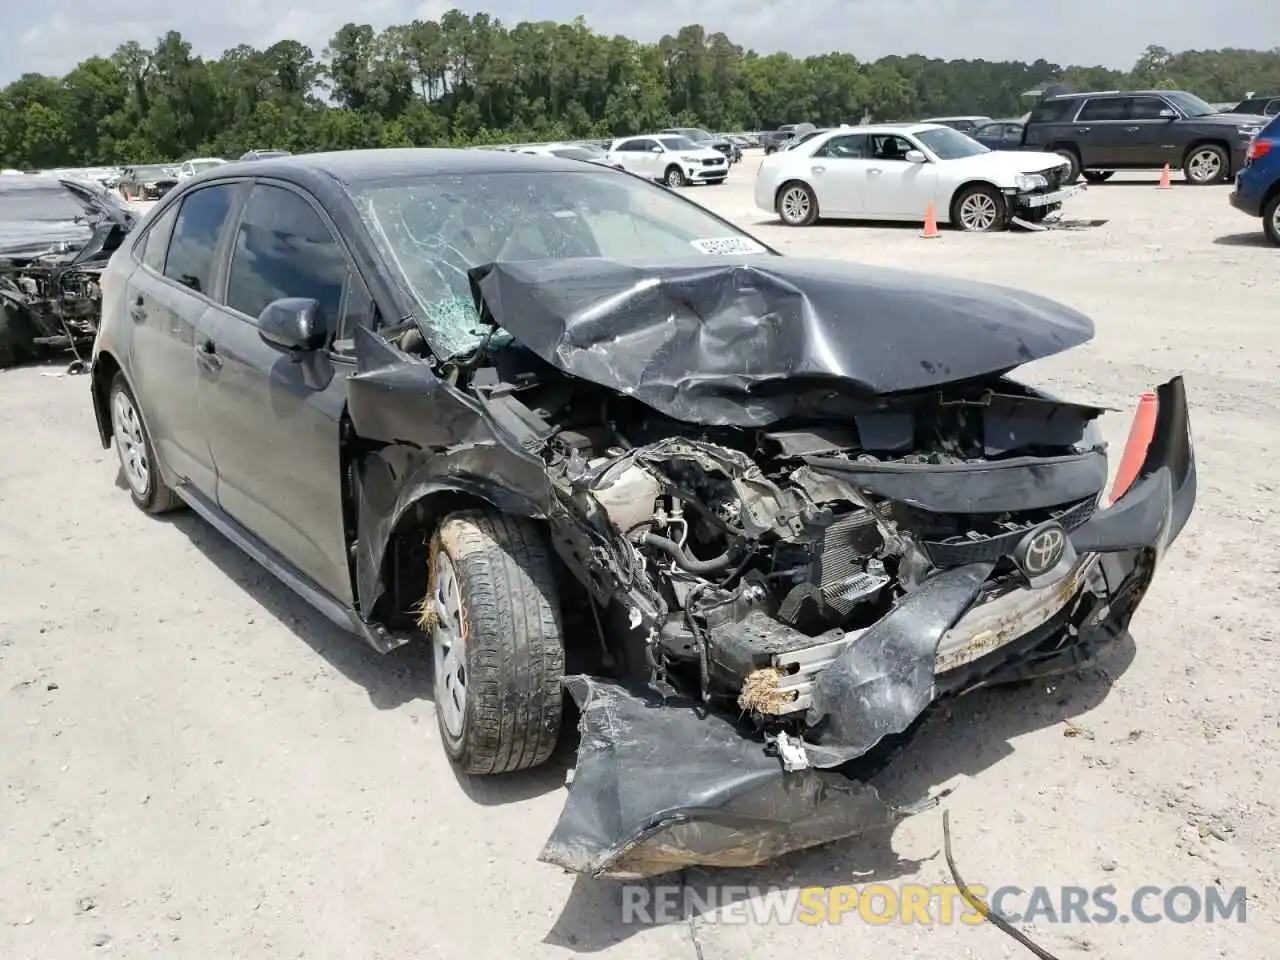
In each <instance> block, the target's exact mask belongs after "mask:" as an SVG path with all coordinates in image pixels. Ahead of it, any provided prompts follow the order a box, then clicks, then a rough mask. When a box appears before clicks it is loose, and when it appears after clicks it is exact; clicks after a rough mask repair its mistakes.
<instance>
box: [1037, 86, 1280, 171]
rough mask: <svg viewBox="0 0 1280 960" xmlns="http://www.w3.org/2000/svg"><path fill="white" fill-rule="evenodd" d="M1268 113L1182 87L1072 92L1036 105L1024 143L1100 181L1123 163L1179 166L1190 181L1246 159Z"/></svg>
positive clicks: (1138, 166)
mask: <svg viewBox="0 0 1280 960" xmlns="http://www.w3.org/2000/svg"><path fill="white" fill-rule="evenodd" d="M1266 124H1267V118H1266V117H1261V116H1252V115H1250V114H1243V113H1221V112H1219V111H1217V110H1215V109H1214V108H1213V107H1211V106H1209V104H1207V103H1205V102H1204V101H1203V100H1201V99H1200V98H1199V97H1197V96H1195V95H1194V94H1191V93H1186V92H1184V91H1181V90H1139V91H1134V92H1121V91H1119V90H1109V91H1107V92H1105V93H1071V94H1067V95H1063V96H1056V97H1049V98H1046V99H1044V100H1041V101H1040V102H1039V103H1038V104H1036V106H1035V107H1034V108H1033V109H1032V111H1031V116H1030V117H1029V118H1028V120H1027V125H1026V131H1025V133H1024V135H1023V146H1024V147H1025V148H1029V149H1033V150H1035V149H1039V150H1051V151H1053V152H1055V153H1058V154H1060V155H1061V156H1063V157H1065V158H1066V159H1067V160H1069V161H1070V162H1071V173H1070V174H1069V177H1070V179H1072V180H1074V179H1075V178H1076V177H1077V176H1079V175H1080V174H1081V173H1084V175H1085V179H1086V180H1088V181H1089V182H1090V183H1101V182H1102V181H1103V180H1106V179H1107V178H1108V177H1110V176H1111V174H1112V172H1114V171H1116V170H1153V169H1159V168H1161V167H1163V166H1164V165H1165V164H1166V163H1167V164H1169V165H1170V166H1171V167H1180V168H1181V169H1182V172H1183V174H1184V175H1185V176H1186V178H1187V182H1189V183H1194V184H1206V183H1221V182H1222V181H1224V180H1226V179H1227V178H1228V177H1230V176H1231V173H1232V171H1234V170H1238V169H1240V167H1241V165H1242V164H1243V163H1244V157H1245V151H1246V150H1247V149H1248V146H1249V141H1250V139H1252V138H1253V136H1254V134H1256V133H1257V132H1258V131H1259V130H1261V129H1262V128H1263V127H1264V126H1266Z"/></svg>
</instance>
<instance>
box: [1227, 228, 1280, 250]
mask: <svg viewBox="0 0 1280 960" xmlns="http://www.w3.org/2000/svg"><path fill="white" fill-rule="evenodd" d="M1213 242H1214V243H1216V244H1218V245H1219V246H1222V247H1270V246H1272V243H1271V241H1270V240H1268V239H1267V236H1266V234H1264V233H1263V232H1262V231H1261V230H1250V231H1249V232H1248V233H1228V234H1225V235H1224V236H1221V237H1214V238H1213Z"/></svg>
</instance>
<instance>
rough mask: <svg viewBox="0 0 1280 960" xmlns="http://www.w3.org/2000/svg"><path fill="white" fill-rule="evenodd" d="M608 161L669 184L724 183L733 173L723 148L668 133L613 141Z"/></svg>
mask: <svg viewBox="0 0 1280 960" xmlns="http://www.w3.org/2000/svg"><path fill="white" fill-rule="evenodd" d="M608 163H609V165H610V166H613V167H618V168H619V169H621V170H626V171H627V172H628V173H634V174H636V175H637V176H640V177H646V178H647V179H649V180H659V181H661V182H662V183H665V184H666V185H667V186H668V187H683V186H685V185H686V184H690V183H724V179H725V177H727V176H728V175H729V161H728V159H727V158H726V157H725V155H724V154H723V153H721V152H720V151H719V150H713V149H711V148H710V147H700V146H698V145H697V144H696V143H694V142H693V141H692V140H689V139H687V138H685V137H681V136H677V135H675V134H667V133H663V134H656V135H654V136H651V137H622V138H621V139H619V140H615V141H613V144H612V145H611V146H610V148H609V160H608Z"/></svg>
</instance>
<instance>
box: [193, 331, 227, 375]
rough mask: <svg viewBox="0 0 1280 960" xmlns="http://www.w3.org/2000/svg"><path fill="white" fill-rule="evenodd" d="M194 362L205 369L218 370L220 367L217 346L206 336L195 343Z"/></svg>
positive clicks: (220, 360)
mask: <svg viewBox="0 0 1280 960" xmlns="http://www.w3.org/2000/svg"><path fill="white" fill-rule="evenodd" d="M196 363H198V364H200V366H202V367H204V368H205V369H206V370H218V369H220V368H221V367H222V359H221V358H220V357H219V356H218V347H217V345H216V344H215V343H214V342H213V341H212V340H210V339H208V338H207V337H206V338H205V339H204V340H201V341H200V343H199V344H197V345H196Z"/></svg>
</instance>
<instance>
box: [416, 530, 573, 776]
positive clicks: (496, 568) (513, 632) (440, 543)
mask: <svg viewBox="0 0 1280 960" xmlns="http://www.w3.org/2000/svg"><path fill="white" fill-rule="evenodd" d="M430 557H431V560H430V563H431V571H430V580H429V583H428V590H427V597H426V600H425V602H424V604H423V610H424V617H423V620H424V621H425V623H426V624H427V625H428V626H429V628H430V631H431V644H432V648H433V649H432V657H433V664H434V668H435V670H434V680H433V683H434V691H435V702H436V720H437V723H438V725H439V727H440V734H441V738H442V739H443V741H444V747H445V752H446V753H447V754H448V755H449V758H450V759H451V760H453V762H454V763H456V764H457V765H458V766H459V767H461V768H462V769H463V770H464V771H466V772H467V773H470V774H480V775H487V774H500V773H510V772H512V771H516V770H525V769H528V768H529V767H534V766H537V765H538V764H540V763H543V762H544V761H546V760H547V758H548V757H550V756H551V753H552V751H553V750H554V749H555V745H556V739H557V738H558V736H559V734H560V720H561V715H562V711H563V693H562V691H561V685H560V684H561V679H562V678H563V676H564V634H563V628H562V626H561V614H560V603H559V597H558V591H557V587H556V579H555V575H554V567H553V565H552V555H551V551H550V549H549V547H548V545H547V541H546V537H545V535H544V533H543V530H542V528H541V527H539V526H537V525H536V524H535V523H533V522H532V521H530V520H526V519H523V518H518V517H511V516H508V515H506V514H502V513H498V512H496V511H492V510H465V511H460V512H457V513H452V514H449V515H448V516H447V517H445V519H444V521H443V522H442V523H441V524H440V527H439V529H438V530H437V531H436V534H435V536H434V537H433V538H432V540H431V550H430Z"/></svg>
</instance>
